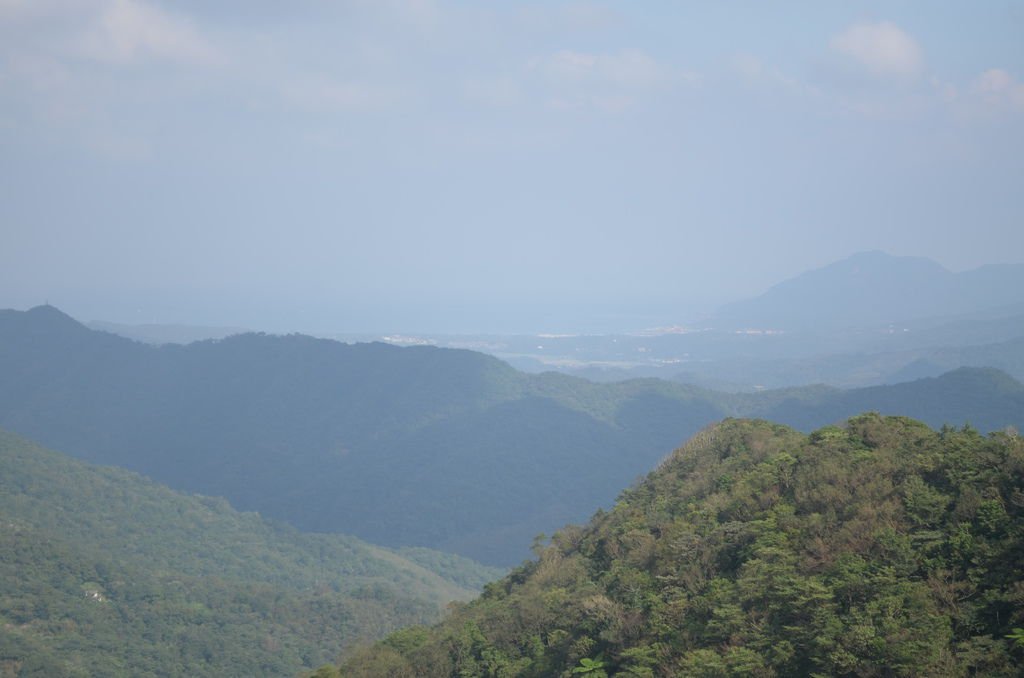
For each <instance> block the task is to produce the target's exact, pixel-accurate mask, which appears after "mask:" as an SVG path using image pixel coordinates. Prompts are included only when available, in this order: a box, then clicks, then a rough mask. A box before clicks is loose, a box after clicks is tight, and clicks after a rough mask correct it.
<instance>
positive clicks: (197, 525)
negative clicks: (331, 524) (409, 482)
mask: <svg viewBox="0 0 1024 678" xmlns="http://www.w3.org/2000/svg"><path fill="white" fill-rule="evenodd" d="M442 575H443V576H442ZM495 575H496V572H495V571H493V570H489V569H486V568H482V567H480V566H478V565H476V564H474V563H472V562H469V561H466V560H464V559H461V558H458V557H456V556H450V555H448V554H437V553H432V552H426V551H423V552H420V553H418V554H416V557H415V562H413V560H410V559H407V558H404V557H402V556H399V555H398V554H395V553H393V552H390V551H387V550H385V549H382V548H378V547H374V546H371V545H369V544H365V543H363V542H361V541H359V540H357V539H354V538H351V537H343V536H341V535H315V534H302V533H299V532H297V531H296V530H295V529H294V528H290V527H288V526H284V525H273V524H269V523H267V522H265V521H263V520H262V519H261V518H260V517H259V516H257V515H255V514H252V513H239V512H237V511H234V510H232V509H231V507H230V506H229V505H228V504H227V503H226V502H225V501H224V500H222V499H210V498H206V497H198V496H185V495H181V494H178V493H175V492H173V491H171V490H169V489H167V488H165V487H162V486H160V485H157V484H155V483H153V482H151V481H148V480H146V479H144V478H141V477H139V476H137V475H135V474H134V473H130V472H127V471H123V470H120V469H113V468H103V467H94V466H90V465H87V464H84V463H82V462H79V461H75V460H72V459H70V458H68V457H65V456H64V455H61V454H58V453H55V452H51V451H48V450H44V449H42V448H40V447H38V446H36V445H34V444H32V443H29V442H27V441H25V440H23V439H21V438H18V437H17V436H13V435H11V434H9V433H6V432H3V431H0V675H2V676H8V675H12V676H14V675H16V676H39V677H44V676H45V677H47V678H52V677H55V676H125V677H132V678H135V677H137V676H183V677H186V676H187V677H191V676H224V675H237V676H242V675H246V676H289V675H294V674H295V673H296V672H298V671H300V670H302V669H303V668H307V669H308V668H311V667H314V666H317V665H320V664H322V663H323V662H325V661H327V660H330V659H332V658H334V657H336V656H337V653H338V652H339V651H340V650H341V649H343V648H344V647H346V646H348V645H349V644H351V643H353V642H355V641H357V640H366V639H369V638H374V637H379V636H381V635H383V634H384V633H386V632H388V631H390V630H393V629H395V628H398V627H400V626H403V625H407V624H410V623H416V622H425V621H430V620H433V619H436V618H437V617H438V616H439V614H440V611H441V609H443V607H444V605H446V604H447V603H448V602H449V601H450V600H452V599H465V598H467V597H470V596H471V595H472V594H473V592H474V591H476V590H479V587H480V586H482V584H483V582H484V581H486V580H489V579H491V578H493V577H494V576H495Z"/></svg>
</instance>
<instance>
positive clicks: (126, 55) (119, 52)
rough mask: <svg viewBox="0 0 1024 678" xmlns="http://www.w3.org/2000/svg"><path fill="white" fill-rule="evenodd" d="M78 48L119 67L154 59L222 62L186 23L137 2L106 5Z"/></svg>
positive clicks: (122, 0) (128, 0)
mask: <svg viewBox="0 0 1024 678" xmlns="http://www.w3.org/2000/svg"><path fill="white" fill-rule="evenodd" d="M80 45H81V47H82V51H83V53H84V54H85V55H86V56H89V57H91V58H94V59H97V60H100V61H110V62H119V63H124V62H131V61H136V60H140V59H147V58H155V59H166V60H170V61H177V62H182V63H187V64H205V65H208V64H212V63H217V62H219V61H221V59H222V56H221V55H220V53H219V52H218V51H217V50H216V49H215V48H214V47H213V46H212V45H211V44H210V43H209V42H208V41H207V40H206V39H205V38H203V36H202V35H200V33H199V31H198V30H197V29H196V28H195V26H194V25H193V24H192V23H191V22H190V21H189V20H187V19H185V18H181V17H177V16H174V15H172V14H170V13H168V12H165V11H164V10H162V9H160V8H158V7H155V6H151V5H148V4H145V3H143V2H139V1H138V0H113V1H112V2H109V3H107V4H106V6H105V8H104V9H103V11H101V12H100V13H99V14H98V16H97V17H96V18H95V21H94V22H93V24H92V26H91V27H90V29H88V31H87V32H86V34H85V36H84V37H83V38H82V40H81V43H80Z"/></svg>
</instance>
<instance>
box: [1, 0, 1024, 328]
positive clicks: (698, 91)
mask: <svg viewBox="0 0 1024 678" xmlns="http://www.w3.org/2000/svg"><path fill="white" fill-rule="evenodd" d="M1022 217H1024V3H1020V2H970V3H968V2H957V3H940V2H934V1H930V0H929V1H922V2H893V1H888V2H844V3H833V2H817V1H808V2H801V3H766V2H761V1H757V2H702V3H695V2H694V3H688V2H678V1H674V2H638V1H637V0H627V1H623V2H552V1H550V0H548V1H545V2H518V3H512V2H493V1H484V0H479V1H477V2H432V1H430V0H352V1H338V2H318V1H312V0H291V1H289V2H277V1H275V2H264V1H254V0H244V1H243V0H220V1H218V2H208V1H207V0H178V1H176V2H156V1H155V0H147V1H142V0H61V1H58V0H0V307H15V308H26V307H28V306H32V305H35V304H38V303H42V302H43V301H44V300H47V299H48V300H49V301H50V302H51V303H53V304H55V305H57V306H59V307H61V308H63V309H64V310H66V311H68V312H70V313H72V315H75V316H76V317H79V318H81V319H84V320H90V319H106V320H114V321H121V322H185V323H206V324H223V325H245V326H250V327H258V328H266V329H271V330H279V331H280V330H309V331H417V330H419V331H442V330H449V331H474V330H480V331H485V330H491V331H513V330H519V331H573V330H581V329H602V328H612V327H618V328H624V329H635V328H636V327H643V326H645V325H650V324H655V323H664V322H668V321H671V320H673V319H679V320H683V319H685V318H684V316H685V315H686V314H687V313H688V312H689V311H690V310H691V309H694V308H701V307H707V306H709V305H711V304H715V303H718V302H721V301H726V300H730V299H733V298H736V297H742V296H748V295H751V294H754V293H757V292H759V291H761V290H762V289H764V288H765V287H766V286H768V285H770V284H772V283H775V282H777V281H779V280H780V279H783V278H785V277H788V276H790V275H792V274H794V273H797V272H799V271H802V270H805V269H807V268H812V267H816V266H820V265H823V264H825V263H828V262H830V261H832V260H835V259H839V258H842V257H845V256H847V255H849V254H852V253H854V252H856V251H860V250H865V249H883V250H886V251H888V252H891V253H893V254H908V255H920V256H927V257H931V258H934V259H936V260H937V261H939V262H940V263H942V264H944V265H946V266H948V267H949V268H951V269H954V270H962V269H966V268H971V267H975V266H978V265H981V264H985V263H991V262H1004V261H1021V260H1022V259H1024V255H1022V254H1021V253H1022V252H1024V221H1022Z"/></svg>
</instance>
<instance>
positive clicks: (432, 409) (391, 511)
mask: <svg viewBox="0 0 1024 678" xmlns="http://www.w3.org/2000/svg"><path fill="white" fill-rule="evenodd" d="M954 374H956V373H954ZM0 375H3V379H0V426H5V427H7V428H9V429H11V430H14V431H17V432H19V433H21V434H23V435H26V436H29V437H31V438H33V439H38V440H40V441H41V442H43V443H44V444H47V445H49V446H51V447H54V448H56V449H60V450H62V451H65V452H67V453H70V454H73V455H75V456H78V457H81V458H84V459H86V460H89V461H93V462H99V463H104V464H116V465H119V466H124V467H126V468H130V469H133V470H136V471H139V472H142V473H145V474H146V475H149V476H151V477H153V478H155V479H156V480H159V481H160V482H163V483H167V484H169V485H171V486H172V487H175V488H177V489H184V490H188V491H191V492H199V493H203V494H207V495H214V496H224V497H227V498H228V500H229V501H231V503H232V504H233V505H234V506H237V507H239V508H242V509H246V510H258V511H260V512H261V513H262V514H263V515H266V516H269V517H272V518H276V519H280V520H284V521H287V522H289V523H291V524H292V525H295V526H297V527H299V528H301V529H307V530H315V531H324V532H342V533H351V534H355V535H356V536H359V537H363V538H365V539H368V540H370V541H373V542H377V543H383V544H387V545H390V546H428V547H432V548H436V549H440V550H443V551H449V552H456V553H460V554H463V555H467V556H470V557H473V558H475V559H477V560H481V561H485V562H489V563H493V564H501V565H510V564H514V563H517V562H519V561H520V560H521V559H522V558H523V557H524V556H525V555H527V553H528V552H527V551H526V549H525V546H524V545H525V544H528V543H529V542H530V540H531V539H532V537H533V536H534V535H536V534H537V533H538V532H550V531H552V530H554V529H557V528H558V527H560V526H562V525H565V524H566V523H568V522H574V521H575V522H578V521H581V520H584V519H585V518H586V516H587V515H588V514H589V512H590V511H592V510H593V509H594V507H597V506H607V505H609V504H610V503H611V502H612V501H613V500H614V498H615V496H616V494H617V493H618V491H619V489H620V488H621V487H623V486H625V485H628V484H629V483H630V482H632V481H633V480H634V479H635V478H636V477H637V476H639V475H641V474H643V473H646V471H647V470H648V469H650V468H651V467H652V466H654V464H655V463H656V462H657V461H658V460H659V459H661V458H662V457H663V456H664V454H665V452H666V451H667V450H670V449H672V448H673V447H675V446H676V445H678V444H679V443H680V441H682V440H685V439H686V438H687V437H689V436H690V435H692V434H693V433H695V432H696V431H698V430H700V429H701V428H702V427H704V426H706V425H707V424H709V423H711V422H713V421H716V420H719V419H721V418H723V417H726V416H748V415H753V416H764V417H770V418H773V419H777V420H779V421H781V422H783V423H791V424H795V425H797V426H799V427H801V428H804V429H810V428H814V427H817V426H821V425H823V424H827V423H831V422H834V421H837V420H840V419H842V418H845V417H847V416H850V415H851V414H854V413H856V412H860V411H864V410H867V409H879V410H882V411H883V412H886V413H899V414H911V415H913V416H918V417H921V418H923V419H924V420H925V421H927V422H928V423H930V424H932V425H941V424H943V423H952V424H957V425H960V424H963V423H964V422H966V421H970V422H971V423H972V424H973V425H975V426H976V427H978V428H979V429H981V430H985V431H988V430H994V429H997V428H1002V427H1004V426H1006V425H1011V424H1012V425H1016V426H1018V427H1020V426H1024V388H1022V387H1021V386H1020V384H1018V383H1017V382H1014V381H1013V380H1012V379H1009V378H1007V377H1005V375H1001V374H1000V373H995V372H992V373H989V372H978V371H972V370H966V371H965V372H963V373H962V374H961V376H960V377H956V376H950V375H947V376H945V377H941V378H938V379H936V380H933V381H925V382H914V383H911V384H905V385H900V386H898V387H891V389H890V388H889V387H885V388H880V389H865V390H860V391H851V392H843V391H837V390H834V389H827V388H818V387H809V388H803V389H789V390H784V391H773V392H765V393H759V394H737V395H733V394H725V393H717V392H714V391H708V390H705V389H700V388H696V387H692V386H685V385H682V384H678V383H671V382H665V381H659V380H654V379H648V380H634V381H629V382H623V383H616V384H595V383H591V382H588V381H586V380H583V379H578V378H572V377H568V376H566V375H559V374H554V373H546V374H540V375H528V374H524V373H522V372H518V371H516V370H514V369H513V368H511V367H510V366H508V365H507V364H505V363H503V362H501V361H499V360H497V359H495V358H492V357H489V356H486V355H483V354H480V353H474V352H471V351H464V350H451V349H437V348H432V347H411V348H398V347H395V346H390V345H386V344H379V343H377V344H352V345H349V344H342V343H339V342H335V341H328V340H322V339H313V338H311V337H306V336H301V335H290V336H267V335H259V334H246V335H239V336H235V337H230V338H227V339H223V340H220V341H204V342H199V343H195V344H190V345H187V346H163V347H154V346H148V345H144V344H140V343H136V342H133V341H130V340H127V339H124V338H121V337H117V336H114V335H110V334H106V333H102V332H95V331H91V330H89V329H87V328H85V327H84V326H82V325H80V324H79V323H77V322H75V321H74V320H73V319H71V318H69V317H68V316H66V315H64V314H63V313H61V312H60V311H58V310H56V309H54V308H52V307H39V308H35V309H32V310H30V311H27V312H16V311H0ZM964 375H967V377H969V378H965V377H964ZM972 375H973V376H972Z"/></svg>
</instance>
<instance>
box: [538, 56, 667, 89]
mask: <svg viewBox="0 0 1024 678" xmlns="http://www.w3.org/2000/svg"><path fill="white" fill-rule="evenodd" d="M531 67H532V68H534V69H536V70H537V71H539V72H541V73H542V74H544V75H545V76H546V77H548V78H549V79H552V80H557V81H562V82H563V83H595V84H610V85H615V86H618V87H637V88H645V87H652V86H655V85H659V84H662V83H664V82H666V81H667V80H668V74H667V73H666V71H665V69H664V68H662V67H661V65H660V64H658V62H657V61H655V60H654V59H653V58H651V57H650V56H649V55H647V54H645V53H644V52H641V51H640V50H635V49H629V50H622V51H620V52H617V53H615V54H591V53H587V52H575V51H572V50H561V51H559V52H555V53H554V54H552V55H550V56H548V57H545V58H542V59H535V60H534V61H533V62H532V63H531Z"/></svg>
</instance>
